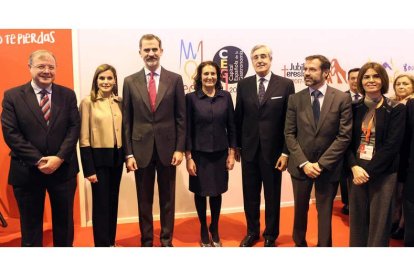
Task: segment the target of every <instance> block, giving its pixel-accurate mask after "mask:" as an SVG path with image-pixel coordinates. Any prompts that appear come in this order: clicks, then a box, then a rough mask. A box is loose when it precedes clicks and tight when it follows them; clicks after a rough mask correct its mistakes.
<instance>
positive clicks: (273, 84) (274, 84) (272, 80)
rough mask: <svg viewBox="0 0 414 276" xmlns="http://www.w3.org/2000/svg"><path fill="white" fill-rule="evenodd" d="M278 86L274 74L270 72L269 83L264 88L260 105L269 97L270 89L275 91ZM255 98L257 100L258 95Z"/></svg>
mask: <svg viewBox="0 0 414 276" xmlns="http://www.w3.org/2000/svg"><path fill="white" fill-rule="evenodd" d="M278 86H279V83H278V82H277V80H276V76H275V75H274V74H273V73H272V74H271V76H270V80H269V84H268V85H267V89H266V92H265V95H264V98H263V102H262V106H263V105H264V104H265V103H266V101H267V100H268V99H269V98H270V96H271V94H272V93H271V91H272V90H274V91H277V89H278ZM256 94H257V93H256ZM257 99H258V100H259V97H257Z"/></svg>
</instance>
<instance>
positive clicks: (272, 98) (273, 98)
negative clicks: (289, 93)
mask: <svg viewBox="0 0 414 276" xmlns="http://www.w3.org/2000/svg"><path fill="white" fill-rule="evenodd" d="M281 98H283V96H277V97H271V98H270V99H271V100H276V99H281Z"/></svg>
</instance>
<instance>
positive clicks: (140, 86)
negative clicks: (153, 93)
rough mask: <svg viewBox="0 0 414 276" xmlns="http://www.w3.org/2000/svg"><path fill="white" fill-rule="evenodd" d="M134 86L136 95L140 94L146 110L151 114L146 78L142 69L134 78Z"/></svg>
mask: <svg viewBox="0 0 414 276" xmlns="http://www.w3.org/2000/svg"><path fill="white" fill-rule="evenodd" d="M134 85H135V87H136V90H137V92H138V94H140V96H141V97H142V100H143V101H144V103H145V105H146V106H147V108H148V110H149V111H151V112H152V110H151V104H150V100H149V92H148V86H147V78H146V76H145V71H144V69H142V70H141V71H139V72H138V74H137V75H136V76H135V78H134Z"/></svg>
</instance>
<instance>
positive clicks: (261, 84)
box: [258, 78, 266, 104]
mask: <svg viewBox="0 0 414 276" xmlns="http://www.w3.org/2000/svg"><path fill="white" fill-rule="evenodd" d="M265 80H266V79H265V78H260V80H259V81H260V82H259V94H258V96H259V104H262V103H263V99H264V95H265V93H266V90H265V86H264V81H265Z"/></svg>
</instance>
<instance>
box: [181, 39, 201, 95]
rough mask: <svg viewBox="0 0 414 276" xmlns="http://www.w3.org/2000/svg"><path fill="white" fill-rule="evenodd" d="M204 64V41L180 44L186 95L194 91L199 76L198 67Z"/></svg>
mask: <svg viewBox="0 0 414 276" xmlns="http://www.w3.org/2000/svg"><path fill="white" fill-rule="evenodd" d="M201 62H203V41H202V40H200V41H199V42H197V43H193V42H191V41H190V42H185V41H184V40H183V39H181V42H180V69H182V71H183V72H182V74H181V75H182V76H183V82H184V91H185V93H188V92H191V91H194V77H195V75H196V74H197V66H198V64H200V63H201Z"/></svg>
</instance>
